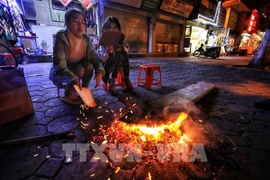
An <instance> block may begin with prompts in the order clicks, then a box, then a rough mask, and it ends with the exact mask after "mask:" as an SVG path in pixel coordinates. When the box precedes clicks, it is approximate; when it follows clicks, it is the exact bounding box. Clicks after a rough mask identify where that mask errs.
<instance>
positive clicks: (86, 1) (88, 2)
mask: <svg viewBox="0 0 270 180" xmlns="http://www.w3.org/2000/svg"><path fill="white" fill-rule="evenodd" d="M79 1H80V2H81V3H82V5H83V7H84V8H85V9H86V10H88V9H89V8H90V7H92V6H93V5H94V4H93V2H92V1H91V0H79Z"/></svg>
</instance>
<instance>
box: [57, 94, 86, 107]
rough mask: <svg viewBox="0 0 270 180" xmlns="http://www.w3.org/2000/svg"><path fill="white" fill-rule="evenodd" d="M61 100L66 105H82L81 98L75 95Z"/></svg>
mask: <svg viewBox="0 0 270 180" xmlns="http://www.w3.org/2000/svg"><path fill="white" fill-rule="evenodd" d="M61 100H62V101H63V102H64V103H67V104H70V105H78V104H82V100H81V99H80V98H79V97H77V96H75V95H73V96H65V97H62V98H61Z"/></svg>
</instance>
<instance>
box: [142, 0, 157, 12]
mask: <svg viewBox="0 0 270 180" xmlns="http://www.w3.org/2000/svg"><path fill="white" fill-rule="evenodd" d="M159 3H160V0H143V1H142V4H141V9H147V10H150V11H155V10H157V8H158V5H159Z"/></svg>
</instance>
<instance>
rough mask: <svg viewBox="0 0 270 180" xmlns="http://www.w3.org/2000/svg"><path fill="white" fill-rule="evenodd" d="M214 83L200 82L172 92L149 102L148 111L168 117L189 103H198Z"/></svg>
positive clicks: (211, 88) (212, 87) (151, 113)
mask: <svg viewBox="0 0 270 180" xmlns="http://www.w3.org/2000/svg"><path fill="white" fill-rule="evenodd" d="M214 87H215V86H214V84H210V83H206V82H202V81H201V82H198V83H196V84H192V85H190V86H187V87H185V88H183V89H179V90H177V91H174V92H172V93H170V94H166V95H164V96H162V97H161V98H158V99H156V100H153V101H151V102H149V103H148V107H147V108H148V111H149V114H150V115H151V116H158V117H160V118H163V117H167V116H168V115H169V114H171V113H178V112H181V110H183V108H184V107H185V106H186V105H187V104H189V103H196V102H198V101H199V100H200V99H201V98H202V97H204V96H205V95H206V94H208V93H209V92H210V91H211V90H213V89H214Z"/></svg>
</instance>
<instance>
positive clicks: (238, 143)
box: [228, 136, 249, 147]
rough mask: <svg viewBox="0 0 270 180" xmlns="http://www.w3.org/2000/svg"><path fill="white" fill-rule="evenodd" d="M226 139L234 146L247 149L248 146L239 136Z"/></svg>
mask: <svg viewBox="0 0 270 180" xmlns="http://www.w3.org/2000/svg"><path fill="white" fill-rule="evenodd" d="M228 139H229V140H230V141H231V143H232V144H233V145H234V146H241V147H249V145H248V144H247V143H246V142H245V140H244V139H242V138H241V137H239V136H228Z"/></svg>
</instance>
